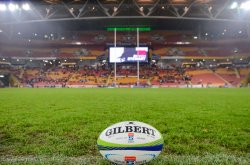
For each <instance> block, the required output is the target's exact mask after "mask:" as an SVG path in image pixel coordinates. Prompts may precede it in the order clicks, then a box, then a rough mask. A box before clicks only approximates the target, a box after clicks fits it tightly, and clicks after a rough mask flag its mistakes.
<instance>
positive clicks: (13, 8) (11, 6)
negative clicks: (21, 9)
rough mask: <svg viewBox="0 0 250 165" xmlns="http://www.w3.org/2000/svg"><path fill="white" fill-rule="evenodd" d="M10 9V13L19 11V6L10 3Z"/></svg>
mask: <svg viewBox="0 0 250 165" xmlns="http://www.w3.org/2000/svg"><path fill="white" fill-rule="evenodd" d="M8 8H9V10H10V11H15V10H17V9H18V4H13V3H10V4H9V6H8Z"/></svg>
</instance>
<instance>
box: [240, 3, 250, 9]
mask: <svg viewBox="0 0 250 165" xmlns="http://www.w3.org/2000/svg"><path fill="white" fill-rule="evenodd" d="M240 8H241V9H244V10H250V1H246V2H243V3H242V4H241V5H240Z"/></svg>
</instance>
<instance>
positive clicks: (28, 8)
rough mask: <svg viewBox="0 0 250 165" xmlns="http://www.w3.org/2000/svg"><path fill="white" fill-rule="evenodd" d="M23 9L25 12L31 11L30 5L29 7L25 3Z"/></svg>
mask: <svg viewBox="0 0 250 165" xmlns="http://www.w3.org/2000/svg"><path fill="white" fill-rule="evenodd" d="M22 8H23V10H25V11H29V10H30V5H29V4H28V3H24V4H23V5H22Z"/></svg>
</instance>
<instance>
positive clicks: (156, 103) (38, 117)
mask: <svg viewBox="0 0 250 165" xmlns="http://www.w3.org/2000/svg"><path fill="white" fill-rule="evenodd" d="M126 120H137V121H141V122H145V123H148V124H150V125H152V126H154V127H156V128H157V129H158V130H159V131H160V132H161V133H162V135H163V137H164V143H165V145H164V149H163V151H162V153H161V155H160V157H159V158H157V159H156V160H155V161H152V162H151V163H150V164H152V165H153V164H157V165H158V164H250V154H249V153H250V89H0V164H20V163H25V164H34V163H36V164H109V162H108V161H106V160H104V159H102V157H101V156H100V154H99V152H98V150H97V146H96V140H97V138H98V136H99V134H100V133H101V132H102V130H104V129H105V128H106V127H108V126H109V125H111V124H114V123H116V122H121V121H126Z"/></svg>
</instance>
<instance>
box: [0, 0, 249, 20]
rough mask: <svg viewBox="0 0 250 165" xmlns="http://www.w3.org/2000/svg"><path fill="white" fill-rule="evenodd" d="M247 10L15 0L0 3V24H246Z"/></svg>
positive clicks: (137, 0)
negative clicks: (159, 21)
mask: <svg viewBox="0 0 250 165" xmlns="http://www.w3.org/2000/svg"><path fill="white" fill-rule="evenodd" d="M249 8H250V1H248V0H237V1H234V0H32V1H31V0H29V1H27V0H18V1H3V2H0V12H1V14H0V24H10V23H12V24H13V23H28V22H44V21H46V22H47V21H65V20H94V19H98V20H100V19H106V20H110V19H114V18H117V19H120V20H121V19H133V18H134V19H156V18H157V19H178V20H180V19H181V20H212V21H216V20H218V21H237V22H238V21H239V22H250V20H249V19H248V17H249V16H250V12H248V11H247V10H248V9H249ZM106 20H105V22H109V21H106Z"/></svg>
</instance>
